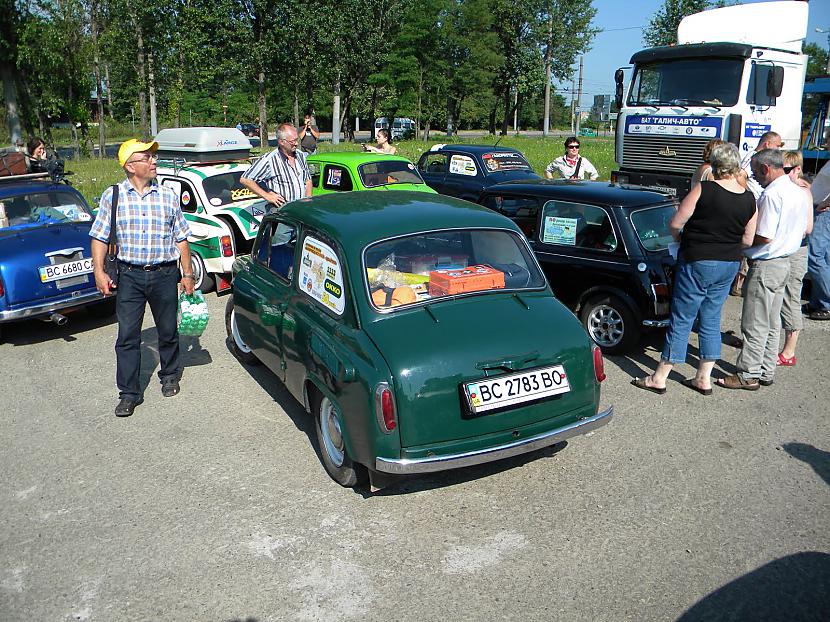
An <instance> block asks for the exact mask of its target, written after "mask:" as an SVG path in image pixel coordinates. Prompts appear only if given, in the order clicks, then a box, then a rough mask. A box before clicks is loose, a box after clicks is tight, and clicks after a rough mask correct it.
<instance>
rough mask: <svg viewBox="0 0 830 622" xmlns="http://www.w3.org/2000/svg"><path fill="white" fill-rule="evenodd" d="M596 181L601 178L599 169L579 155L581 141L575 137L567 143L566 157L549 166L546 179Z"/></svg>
mask: <svg viewBox="0 0 830 622" xmlns="http://www.w3.org/2000/svg"><path fill="white" fill-rule="evenodd" d="M586 176H587V177H588V178H589V179H590V180H591V181H594V180H595V179H596V178H597V177H599V173H597V169H596V168H594V165H593V164H591V163H590V162H589V161H588V158H585V157H582V156H581V155H579V141H578V140H577V139H576V137H575V136H571V137H569V138H568V139H567V140H566V141H565V155H563V156H559V157H558V158H556V159H555V160H554V161H553V162H551V163H550V164H548V166H547V168H546V169H545V177H547V178H548V179H554V178H556V179H585V177H586Z"/></svg>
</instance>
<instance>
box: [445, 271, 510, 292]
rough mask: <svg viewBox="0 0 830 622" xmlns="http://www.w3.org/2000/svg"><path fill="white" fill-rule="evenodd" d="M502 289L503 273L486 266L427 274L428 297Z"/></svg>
mask: <svg viewBox="0 0 830 622" xmlns="http://www.w3.org/2000/svg"><path fill="white" fill-rule="evenodd" d="M502 287H504V272H501V271H500V270H494V269H493V268H490V267H488V266H467V267H466V268H461V269H460V270H433V271H432V272H430V273H429V295H430V296H450V295H452V294H463V293H465V292H476V291H481V290H484V289H498V288H502Z"/></svg>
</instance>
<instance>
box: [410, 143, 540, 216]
mask: <svg viewBox="0 0 830 622" xmlns="http://www.w3.org/2000/svg"><path fill="white" fill-rule="evenodd" d="M418 172H420V173H421V177H423V178H424V181H425V182H426V183H427V185H428V186H429V187H430V188H432V189H433V190H435V191H437V192H440V193H441V194H446V195H449V196H451V197H458V198H459V199H467V200H468V201H473V202H477V201H478V200H479V197H480V196H481V191H482V190H484V188H487V187H488V186H492V185H493V184H499V183H503V182H506V181H514V180H530V179H541V177H539V175H537V174H536V173H534V172H533V167H532V166H530V164H529V163H528V161H527V159H526V158H525V157H524V155H522V153H521V152H520V151H516V150H515V149H508V148H505V147H489V146H487V145H433V146H432V148H431V149H430V150H429V151H427V152H426V153H424V154H423V155H422V156H421V158H420V159H419V160H418Z"/></svg>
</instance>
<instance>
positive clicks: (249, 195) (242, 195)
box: [231, 188, 257, 201]
mask: <svg viewBox="0 0 830 622" xmlns="http://www.w3.org/2000/svg"><path fill="white" fill-rule="evenodd" d="M255 198H257V197H256V195H255V194H254V193H253V192H251V191H250V190H249V189H248V188H234V189H233V190H231V201H244V200H246V199H255Z"/></svg>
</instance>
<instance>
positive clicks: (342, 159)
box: [308, 151, 409, 166]
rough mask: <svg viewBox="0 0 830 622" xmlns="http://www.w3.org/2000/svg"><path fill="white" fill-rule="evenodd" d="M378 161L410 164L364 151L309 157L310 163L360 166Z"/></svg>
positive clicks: (329, 153) (401, 159)
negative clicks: (395, 161)
mask: <svg viewBox="0 0 830 622" xmlns="http://www.w3.org/2000/svg"><path fill="white" fill-rule="evenodd" d="M378 160H397V161H399V162H409V160H408V159H407V158H405V157H404V156H399V155H388V154H385V153H371V152H370V153H364V152H362V151H328V152H326V153H315V154H314V155H311V156H308V161H309V162H337V163H341V164H350V165H352V166H359V165H360V164H365V163H366V162H377V161H378Z"/></svg>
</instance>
